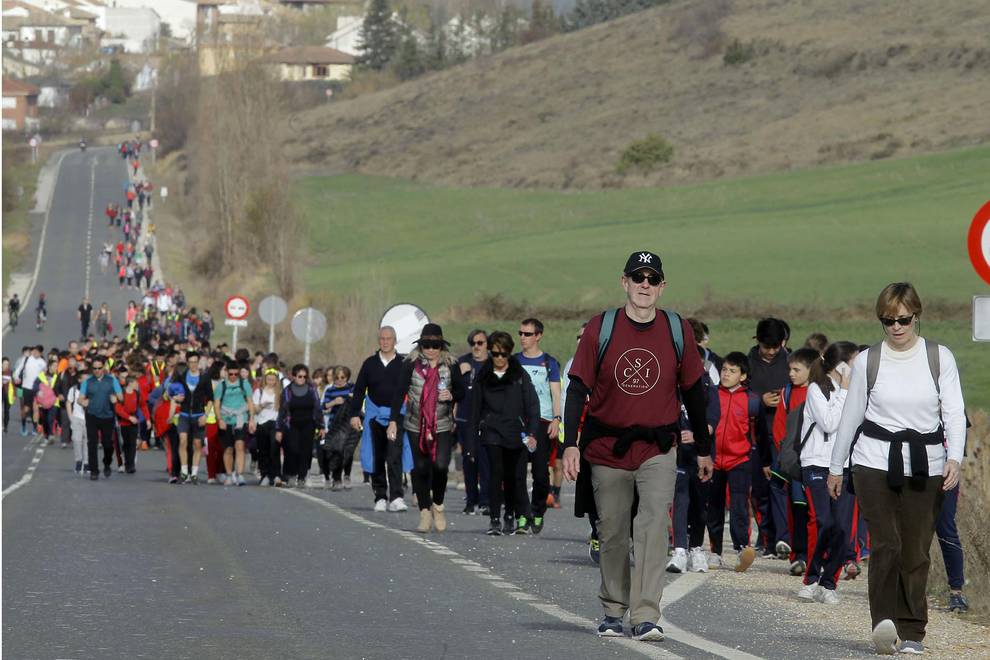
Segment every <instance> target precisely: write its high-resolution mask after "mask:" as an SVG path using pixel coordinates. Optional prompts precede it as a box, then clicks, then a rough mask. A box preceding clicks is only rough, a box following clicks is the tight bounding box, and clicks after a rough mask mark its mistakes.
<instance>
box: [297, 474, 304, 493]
mask: <svg viewBox="0 0 990 660" xmlns="http://www.w3.org/2000/svg"><path fill="white" fill-rule="evenodd" d="M296 488H298V489H299V490H305V489H306V477H296Z"/></svg>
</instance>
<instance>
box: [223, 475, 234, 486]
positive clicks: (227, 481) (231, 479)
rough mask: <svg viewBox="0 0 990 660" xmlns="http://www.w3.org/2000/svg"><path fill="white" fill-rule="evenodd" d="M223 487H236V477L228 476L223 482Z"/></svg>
mask: <svg viewBox="0 0 990 660" xmlns="http://www.w3.org/2000/svg"><path fill="white" fill-rule="evenodd" d="M223 485H224V486H233V485H234V475H232V474H228V475H227V477H226V478H225V479H224V480H223Z"/></svg>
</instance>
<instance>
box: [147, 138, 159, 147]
mask: <svg viewBox="0 0 990 660" xmlns="http://www.w3.org/2000/svg"><path fill="white" fill-rule="evenodd" d="M148 145H149V146H150V147H151V148H152V149H157V148H158V138H151V140H149V141H148Z"/></svg>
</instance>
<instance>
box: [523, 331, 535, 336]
mask: <svg viewBox="0 0 990 660" xmlns="http://www.w3.org/2000/svg"><path fill="white" fill-rule="evenodd" d="M535 334H536V333H535V332H526V331H525V330H520V331H519V336H520V337H532V336H533V335H535Z"/></svg>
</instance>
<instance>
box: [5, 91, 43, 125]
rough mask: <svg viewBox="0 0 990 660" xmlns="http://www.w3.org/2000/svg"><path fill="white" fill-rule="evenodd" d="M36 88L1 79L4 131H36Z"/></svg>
mask: <svg viewBox="0 0 990 660" xmlns="http://www.w3.org/2000/svg"><path fill="white" fill-rule="evenodd" d="M38 92H39V90H38V88H37V87H35V86H34V85H29V84H28V83H26V82H21V81H20V80H14V79H13V78H4V79H3V102H2V107H3V121H2V127H3V130H5V131H25V130H36V129H37V128H38V126H39V125H40V121H39V120H38Z"/></svg>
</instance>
